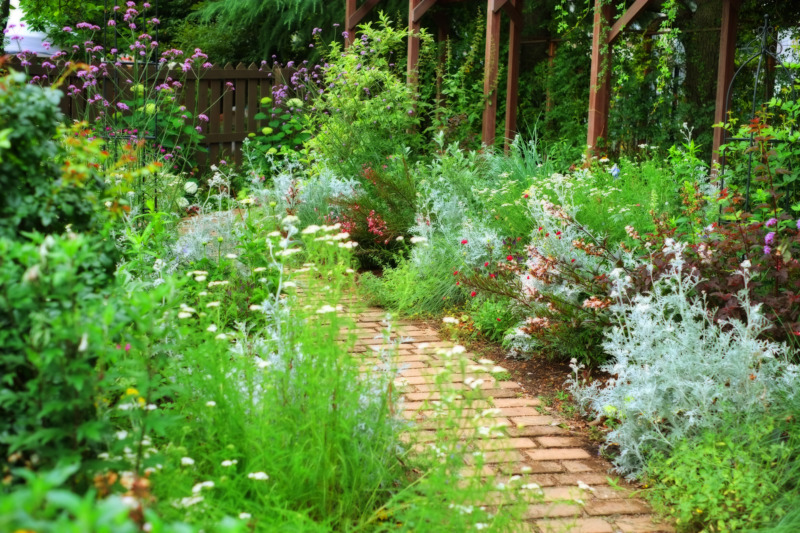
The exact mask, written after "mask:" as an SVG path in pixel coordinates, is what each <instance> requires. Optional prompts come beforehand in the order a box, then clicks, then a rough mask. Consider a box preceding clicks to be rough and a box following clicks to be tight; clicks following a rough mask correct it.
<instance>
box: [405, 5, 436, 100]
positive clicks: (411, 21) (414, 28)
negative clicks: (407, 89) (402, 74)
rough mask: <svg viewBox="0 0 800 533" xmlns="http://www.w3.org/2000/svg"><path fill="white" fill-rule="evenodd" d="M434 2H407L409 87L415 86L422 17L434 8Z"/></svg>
mask: <svg viewBox="0 0 800 533" xmlns="http://www.w3.org/2000/svg"><path fill="white" fill-rule="evenodd" d="M435 3H436V0H408V32H409V33H408V68H407V77H408V83H409V84H410V85H416V84H417V81H418V80H417V64H418V63H419V37H418V35H419V30H420V29H422V23H421V22H420V21H421V20H422V16H423V15H424V14H425V13H427V12H428V10H429V9H430V8H432V7H433V6H434V4H435Z"/></svg>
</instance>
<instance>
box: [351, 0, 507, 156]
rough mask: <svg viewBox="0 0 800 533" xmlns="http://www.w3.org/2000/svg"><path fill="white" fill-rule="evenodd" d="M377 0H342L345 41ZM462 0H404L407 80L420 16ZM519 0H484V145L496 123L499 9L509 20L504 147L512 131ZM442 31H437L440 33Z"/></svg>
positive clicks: (412, 73)
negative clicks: (407, 37)
mask: <svg viewBox="0 0 800 533" xmlns="http://www.w3.org/2000/svg"><path fill="white" fill-rule="evenodd" d="M380 1H381V0H366V1H365V2H364V3H363V4H362V5H361V6H358V3H357V0H345V21H346V22H345V30H346V31H347V38H346V39H345V44H346V45H349V44H351V43H352V42H353V38H354V35H355V31H356V27H357V26H358V24H359V23H360V22H361V21H362V20H363V19H364V17H365V16H366V15H367V14H368V13H369V12H370V11H371V10H372V9H373V8H374V7H375V6H377V5H378V4H379V3H380ZM462 1H464V0H409V2H408V28H409V30H410V37H409V39H408V62H407V79H408V83H410V84H414V85H416V84H417V82H418V78H417V66H418V64H419V45H420V43H419V38H417V37H416V35H418V34H419V31H420V29H421V28H422V23H421V21H422V17H423V16H424V15H425V14H426V13H427V12H428V11H429V10H430V9H431V8H432V7H433V6H434V5H437V4H456V3H460V2H462ZM522 2H523V0H487V3H486V11H487V17H486V18H487V24H486V58H485V66H486V68H485V71H484V72H485V73H484V83H483V93H484V96H485V97H486V104H485V106H484V111H483V132H482V139H483V142H484V143H485V144H487V145H493V144H494V142H495V135H496V127H497V126H496V124H497V77H498V70H499V69H498V65H499V63H500V29H501V22H502V14H501V12H505V13H506V14H507V15H508V16H509V18H510V19H511V23H510V24H511V25H510V32H509V34H510V36H509V55H508V82H507V90H506V127H505V140H506V146H507V145H508V143H509V142H510V141H511V139H513V137H514V135H515V134H516V127H517V103H518V99H519V63H520V61H519V58H520V44H521V40H522V39H521V33H522ZM443 34H444V32H443V31H441V28H440V31H439V35H440V36H442V35H443Z"/></svg>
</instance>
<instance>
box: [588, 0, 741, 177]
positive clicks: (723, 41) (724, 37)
mask: <svg viewBox="0 0 800 533" xmlns="http://www.w3.org/2000/svg"><path fill="white" fill-rule="evenodd" d="M653 3H654V1H653V0H636V2H634V3H633V5H632V6H631V7H629V8H628V9H627V10H625V12H624V13H623V14H622V16H620V17H619V18H618V19H617V20H616V21H614V20H613V6H612V4H609V3H608V2H604V1H603V0H595V6H594V32H593V35H592V70H591V79H590V82H589V83H590V86H589V87H590V88H589V126H588V131H587V137H586V144H587V145H588V146H589V147H590V150H591V149H593V148H594V147H596V146H597V142H598V140H599V138H600V137H605V136H607V135H608V111H609V103H610V97H611V73H610V71H611V68H610V64H611V55H612V46H613V44H614V41H616V39H617V38H618V37H619V36H620V34H621V32H622V30H623V29H624V28H625V26H627V25H628V24H630V23H631V22H633V21H634V19H636V17H637V16H639V14H640V13H642V11H644V9H645V8H646V7H647V6H648V5H650V4H653ZM740 4H741V0H722V27H721V28H720V47H719V67H718V69H717V94H716V108H715V112H714V121H715V123H720V122H723V120H724V119H725V90H726V89H727V87H728V85H730V82H731V80H732V79H733V70H734V63H733V60H734V55H735V52H736V27H737V21H738V13H739V6H740ZM612 22H613V25H612ZM609 27H610V30H608V31H607V33H605V32H606V30H607V28H609ZM604 33H605V35H604ZM722 133H723V132H722V130H720V129H719V128H715V129H714V141H713V146H712V158H713V161H714V162H717V161H718V160H719V147H720V145H721V144H722Z"/></svg>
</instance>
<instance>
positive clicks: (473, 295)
mask: <svg viewBox="0 0 800 533" xmlns="http://www.w3.org/2000/svg"><path fill="white" fill-rule="evenodd" d="M469 295H470V296H472V297H473V298H475V296H477V295H478V293H477V292H475V291H472V292H471V293H469Z"/></svg>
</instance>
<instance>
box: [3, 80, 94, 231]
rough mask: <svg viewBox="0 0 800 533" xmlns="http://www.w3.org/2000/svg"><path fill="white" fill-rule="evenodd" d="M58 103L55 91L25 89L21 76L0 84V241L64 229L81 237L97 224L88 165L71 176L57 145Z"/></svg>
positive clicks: (92, 181) (92, 172)
mask: <svg viewBox="0 0 800 533" xmlns="http://www.w3.org/2000/svg"><path fill="white" fill-rule="evenodd" d="M60 100H61V92H60V91H58V90H55V89H50V88H45V89H43V88H41V87H38V86H35V85H30V84H28V83H27V82H26V77H25V75H24V74H21V73H16V72H12V73H11V74H9V75H7V76H5V77H3V78H0V132H5V133H4V135H3V137H4V142H3V143H0V190H2V194H0V236H2V237H15V238H18V237H19V235H20V234H21V232H28V231H39V232H47V233H60V232H62V231H63V230H64V228H66V227H67V225H71V228H72V230H73V231H84V230H87V229H91V228H92V227H93V226H95V225H97V224H98V220H97V213H98V211H97V209H98V207H101V206H102V204H101V203H100V200H101V194H102V191H103V181H102V180H101V179H100V177H99V174H98V173H97V172H96V171H93V170H92V167H89V166H88V165H82V168H81V169H80V170H81V171H80V172H79V173H75V172H71V171H70V169H69V165H70V162H69V161H67V160H66V158H65V152H64V148H63V147H62V145H61V144H60V143H59V142H58V137H59V136H60V135H59V126H60V124H61V119H62V116H61V112H60V111H59V109H58V103H59V101H60ZM79 155H80V154H79ZM83 163H85V162H83ZM62 164H63V169H62ZM65 170H66V171H65Z"/></svg>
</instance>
